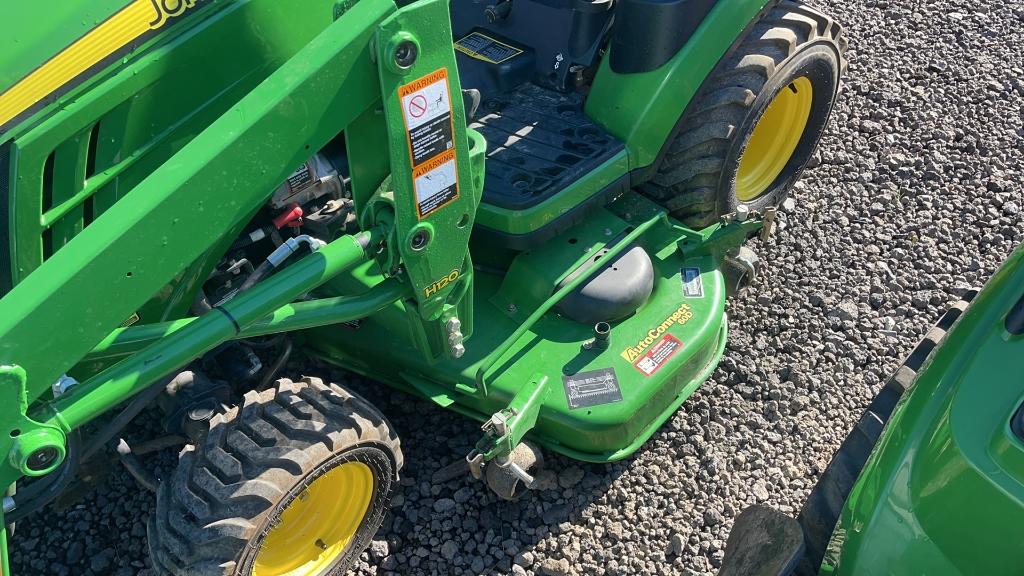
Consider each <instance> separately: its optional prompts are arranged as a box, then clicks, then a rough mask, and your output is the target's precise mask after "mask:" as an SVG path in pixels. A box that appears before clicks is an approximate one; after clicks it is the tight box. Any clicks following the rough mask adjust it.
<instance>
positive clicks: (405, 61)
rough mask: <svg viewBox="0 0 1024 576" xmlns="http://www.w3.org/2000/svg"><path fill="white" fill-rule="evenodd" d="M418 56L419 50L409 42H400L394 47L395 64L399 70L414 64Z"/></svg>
mask: <svg viewBox="0 0 1024 576" xmlns="http://www.w3.org/2000/svg"><path fill="white" fill-rule="evenodd" d="M417 56H419V49H418V48H417V47H416V44H415V43H414V42H412V41H411V40H402V41H401V42H399V43H398V46H396V47H395V64H397V65H398V67H399V68H408V67H410V66H412V65H413V63H415V62H416V57H417Z"/></svg>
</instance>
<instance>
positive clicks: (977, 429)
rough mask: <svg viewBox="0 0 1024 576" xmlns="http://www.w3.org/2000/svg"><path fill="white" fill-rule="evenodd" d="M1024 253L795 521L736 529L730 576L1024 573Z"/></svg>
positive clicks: (753, 511) (865, 422) (975, 301)
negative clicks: (1023, 538) (1023, 543)
mask: <svg viewBox="0 0 1024 576" xmlns="http://www.w3.org/2000/svg"><path fill="white" fill-rule="evenodd" d="M1022 373H1024V246H1021V247H1019V248H1017V250H1016V251H1015V252H1014V253H1013V254H1012V255H1011V256H1010V258H1009V260H1008V261H1007V262H1006V263H1005V264H1004V265H1003V267H1002V268H1001V269H1000V270H999V271H998V272H997V273H996V274H995V276H994V277H993V278H992V279H991V280H990V281H989V283H988V284H987V285H986V286H985V288H983V289H982V290H981V291H980V292H979V291H977V290H970V291H968V292H967V293H966V294H965V295H964V296H963V299H962V300H961V301H960V302H957V303H956V304H954V305H953V306H952V307H950V309H949V310H948V311H947V312H946V313H945V314H944V315H943V316H942V318H941V319H940V320H939V321H938V322H937V323H936V324H935V326H933V327H932V329H931V330H929V331H928V332H927V333H926V334H925V336H924V338H923V339H922V340H921V342H920V343H919V344H918V345H917V346H916V347H915V348H914V350H913V351H912V352H911V353H910V355H909V356H907V359H906V360H905V361H904V362H903V364H902V365H900V366H899V368H898V369H897V370H896V371H895V372H894V373H893V374H892V376H891V377H890V378H889V379H888V380H887V381H886V383H885V385H884V386H883V387H882V389H881V390H880V391H879V393H878V395H877V396H875V398H874V399H873V400H872V401H871V403H870V404H869V405H868V407H867V409H866V410H865V411H864V414H863V415H862V416H861V418H860V420H859V421H858V422H857V423H856V424H855V426H854V428H853V429H852V430H851V431H850V433H849V434H848V435H847V437H846V439H845V440H844V441H843V443H842V445H841V446H840V447H839V451H838V452H836V454H835V456H834V457H833V458H832V461H831V462H830V463H829V465H828V467H827V468H826V469H825V471H824V473H823V474H822V476H821V478H820V479H819V480H818V483H817V485H816V486H815V487H814V488H813V489H812V490H811V493H810V496H809V497H808V498H807V501H806V503H805V504H804V506H803V508H802V509H801V510H800V514H799V516H798V517H797V518H795V519H794V518H790V517H788V516H786V515H784V514H782V513H781V512H778V511H776V510H774V509H772V508H769V507H765V506H754V507H751V508H748V509H746V510H744V511H743V512H742V513H740V515H739V516H738V517H737V518H736V522H735V524H734V525H733V528H732V532H731V533H730V534H729V540H728V543H727V545H726V550H725V558H724V560H723V562H722V569H721V571H720V572H719V576H790V575H793V574H795V575H799V576H804V575H814V574H821V575H836V576H842V575H847V574H850V575H858V576H859V575H871V574H911V573H913V574H929V575H936V576H941V575H947V574H948V575H956V574H986V575H991V576H1002V575H1007V576H1010V575H1014V574H1020V571H1021V566H1024V547H1022V546H1021V530H1020V526H1021V525H1022V523H1024V378H1022V377H1021V374H1022Z"/></svg>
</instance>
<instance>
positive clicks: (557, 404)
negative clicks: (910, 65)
mask: <svg viewBox="0 0 1024 576" xmlns="http://www.w3.org/2000/svg"><path fill="white" fill-rule="evenodd" d="M0 29H2V35H0V36H2V38H3V50H2V52H0V245H2V246H3V247H4V250H2V251H0V296H2V298H0V366H2V367H0V453H2V455H3V458H2V459H0V485H2V486H4V487H8V488H7V497H6V498H5V499H4V502H3V518H2V520H3V521H2V522H0V524H2V525H6V526H8V529H10V527H11V526H12V525H15V524H16V522H17V521H18V520H19V519H21V518H24V517H25V516H26V515H28V514H31V513H32V512H33V511H35V510H38V509H39V508H40V507H42V506H44V505H46V504H47V503H48V502H50V501H51V500H52V499H53V498H54V497H55V496H56V495H58V494H60V493H61V492H62V491H63V490H64V489H65V488H66V487H67V486H68V484H69V483H70V482H71V481H72V480H73V479H74V478H75V476H76V474H78V472H79V471H81V470H83V469H84V468H86V467H88V466H89V465H90V461H92V462H96V461H97V459H101V460H103V459H105V458H111V457H113V454H114V453H115V452H116V454H117V455H118V456H117V457H119V458H120V459H121V461H123V462H124V463H125V465H126V467H128V469H129V471H131V472H132V474H134V475H135V476H136V477H137V478H138V479H139V480H140V482H141V483H142V484H143V485H146V486H149V487H151V488H153V489H155V491H156V509H155V512H154V514H153V515H152V517H151V518H150V522H149V543H150V552H151V556H152V565H153V567H154V569H155V570H156V572H157V573H159V574H179V575H182V574H190V575H193V574H245V575H249V574H255V575H261V576H262V575H283V574H290V575H297V574H310V575H312V574H341V573H343V572H344V571H345V570H346V568H347V567H348V566H350V565H351V564H352V562H353V561H354V560H355V559H356V558H357V557H358V556H359V554H360V553H361V551H362V550H363V548H364V547H365V546H366V545H367V543H368V542H369V539H370V538H371V536H372V535H373V533H374V531H375V530H376V529H377V527H378V526H379V525H380V523H381V521H382V517H383V514H384V513H385V510H386V507H387V503H388V500H389V498H390V497H391V495H392V493H393V491H394V490H395V487H396V485H397V482H396V481H397V478H398V475H399V473H400V470H401V468H402V462H403V454H402V452H401V449H400V446H399V439H398V437H397V435H396V433H395V431H394V430H393V429H392V428H391V426H390V425H389V424H388V422H387V420H386V419H385V417H384V415H382V414H381V413H380V412H379V411H378V410H377V409H375V408H374V407H373V406H372V405H370V404H369V403H368V402H367V401H366V400H364V399H362V398H361V397H359V396H358V395H356V394H355V393H353V392H351V391H349V390H346V389H344V388H342V387H340V386H337V385H335V384H330V383H326V382H324V381H322V380H320V379H318V378H315V377H309V378H306V379H303V380H301V381H291V380H285V379H278V380H275V379H276V378H277V376H278V375H279V373H280V369H281V367H282V365H283V364H284V363H285V362H286V361H287V359H288V357H289V355H290V354H291V353H292V351H293V350H295V349H302V350H303V351H304V352H305V353H307V354H311V355H314V356H317V357H319V358H322V359H323V360H326V361H327V362H331V363H334V364H337V365H339V366H341V367H344V368H345V369H347V370H349V371H351V372H354V373H357V374H362V375H365V376H366V377H368V378H370V379H372V380H374V381H380V382H384V383H386V384H387V385H389V386H391V387H393V388H394V389H396V390H398V391H401V392H403V393H408V394H413V395H416V396H419V397H422V398H428V399H430V400H432V401H433V402H435V403H436V404H437V405H438V406H440V407H443V408H447V409H450V410H452V411H454V412H457V413H459V414H461V415H462V416H465V417H468V418H473V419H476V420H478V421H480V422H482V431H481V434H480V439H479V441H478V442H477V443H476V445H475V448H474V449H473V450H472V452H470V453H469V454H467V455H466V458H465V463H464V467H465V469H466V470H467V472H468V473H470V474H472V475H473V476H475V477H476V478H478V479H481V481H483V482H486V483H487V485H488V486H490V487H491V488H492V489H494V490H495V491H496V492H497V493H498V494H499V495H501V496H503V497H506V498H514V497H517V496H518V495H519V494H520V493H521V492H523V491H524V489H528V488H530V487H532V486H533V485H534V483H535V480H534V475H535V471H536V465H537V463H538V460H539V454H540V452H539V450H540V449H541V448H543V449H546V450H550V451H553V452H557V453H561V454H564V455H566V456H568V457H571V458H576V459H579V460H584V461H590V462H609V461H612V460H616V459H620V458H624V457H626V456H628V455H629V454H631V453H632V452H634V451H635V450H637V449H638V448H639V447H640V446H641V445H642V444H643V443H644V441H645V440H647V438H649V437H650V436H651V434H652V433H653V432H654V431H655V430H656V429H657V428H658V426H659V425H660V424H661V423H663V422H664V421H665V420H666V419H667V418H668V417H669V416H671V415H672V413H673V412H674V411H675V410H676V409H677V408H678V407H679V406H680V405H681V404H682V403H683V401H684V400H685V399H686V398H687V396H689V395H690V394H691V393H692V392H693V391H694V389H696V388H697V387H698V386H699V385H700V384H701V383H702V382H703V381H704V380H705V379H706V378H707V377H708V375H709V374H710V373H711V371H712V370H714V368H715V366H716V364H717V362H718V360H719V358H720V357H721V355H722V350H723V348H724V346H725V341H726V319H725V312H724V307H725V296H726V293H727V292H728V291H729V290H730V289H731V288H732V287H735V286H736V285H737V284H738V283H739V282H742V279H743V278H749V277H750V276H751V275H752V274H754V273H755V272H756V269H757V265H758V264H757V259H756V255H755V254H753V252H752V251H751V250H750V249H749V248H746V247H744V246H743V244H744V242H745V240H746V239H747V238H749V237H751V236H753V235H756V234H765V235H766V234H768V233H770V232H771V230H772V226H773V221H774V218H775V216H776V211H777V207H778V206H779V205H780V203H781V202H782V201H783V199H784V198H785V197H786V193H787V191H788V190H789V189H790V187H791V185H792V184H793V182H794V181H795V180H796V179H797V178H798V177H799V176H800V173H801V171H802V169H803V167H804V166H805V164H806V163H807V161H808V159H809V158H810V156H811V154H812V151H813V149H814V148H815V146H816V145H817V143H818V140H819V137H820V136H821V134H822V131H823V130H824V129H825V126H826V124H827V121H828V117H829V113H830V110H831V108H832V104H833V100H834V98H835V96H836V92H837V88H838V85H839V78H840V72H841V70H842V68H843V52H844V49H845V41H844V39H843V36H842V34H841V31H840V28H839V26H838V25H837V24H835V23H834V22H833V21H832V20H831V19H830V18H828V17H827V16H825V15H823V14H821V13H820V12H818V11H816V10H814V9H812V8H809V7H807V6H805V5H803V4H800V3H796V2H791V1H788V0H786V1H782V2H777V1H774V0H773V1H771V2H766V1H765V0H719V1H716V0H495V1H494V2H493V3H489V2H480V1H478V0H451V2H448V1H445V0H417V1H414V2H399V3H397V4H396V2H395V1H394V0H291V1H287V2H284V1H280V0H236V1H229V0H37V1H35V2H4V3H2V5H0ZM151 406H158V407H159V408H160V410H161V411H162V412H161V413H162V414H163V416H162V418H161V420H160V425H161V426H162V427H163V428H164V432H165V433H166V434H167V436H162V437H161V439H162V440H161V439H155V440H152V441H148V442H147V449H153V446H154V443H156V444H160V442H163V441H166V440H167V439H168V438H170V439H171V440H172V442H170V443H173V440H174V439H175V438H178V439H180V440H181V442H183V443H184V448H183V449H182V450H181V452H180V456H179V463H178V466H177V469H176V470H175V471H174V473H173V474H170V475H167V476H165V477H163V478H159V479H157V478H154V477H153V474H152V472H150V471H148V470H146V469H144V468H143V467H141V466H140V464H139V460H138V458H137V456H138V454H139V453H141V452H143V451H144V450H143V449H142V447H141V446H139V445H136V446H134V447H133V446H132V445H131V444H130V443H129V442H128V441H127V440H126V439H125V438H123V434H122V430H123V428H124V426H125V425H126V424H127V423H128V422H130V421H131V420H132V419H133V418H134V417H135V416H136V415H138V414H139V413H141V411H142V410H143V409H145V408H147V407H151ZM407 456H408V455H407ZM2 541H3V542H4V548H3V552H4V555H3V559H4V560H3V561H4V566H3V569H4V573H5V574H6V573H7V571H8V567H7V565H6V564H7V555H6V540H5V539H3V540H2Z"/></svg>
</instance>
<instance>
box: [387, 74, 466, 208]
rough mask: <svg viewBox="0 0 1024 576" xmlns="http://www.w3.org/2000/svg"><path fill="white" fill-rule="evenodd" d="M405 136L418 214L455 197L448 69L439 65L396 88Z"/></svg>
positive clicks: (454, 161)
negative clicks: (437, 68) (439, 67)
mask: <svg viewBox="0 0 1024 576" xmlns="http://www.w3.org/2000/svg"><path fill="white" fill-rule="evenodd" d="M398 95H399V97H400V98H401V100H402V117H403V119H404V120H405V128H406V132H407V133H408V136H409V157H410V159H411V161H412V171H413V183H414V186H415V188H416V207H417V211H418V213H419V217H420V218H424V217H426V216H428V215H430V214H431V213H433V212H435V211H436V210H438V209H440V208H442V207H444V206H446V205H447V204H449V203H450V202H452V201H454V200H455V199H457V198H458V197H459V183H458V168H457V164H456V159H455V147H454V138H453V134H454V129H453V126H452V107H451V93H450V92H449V89H448V70H447V69H445V68H441V69H440V70H436V71H434V72H432V73H430V74H427V75H426V76H424V77H422V78H419V79H417V80H414V81H412V82H410V83H408V84H405V85H404V86H401V87H399V88H398Z"/></svg>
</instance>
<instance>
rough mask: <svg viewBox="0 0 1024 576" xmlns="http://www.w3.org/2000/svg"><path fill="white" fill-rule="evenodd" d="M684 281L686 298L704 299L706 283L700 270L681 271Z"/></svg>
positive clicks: (687, 269) (685, 269)
mask: <svg viewBox="0 0 1024 576" xmlns="http://www.w3.org/2000/svg"><path fill="white" fill-rule="evenodd" d="M680 273H681V274H682V281H683V296H685V297H686V298H703V297H704V281H703V280H701V278H700V268H683V269H682V270H680Z"/></svg>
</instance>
